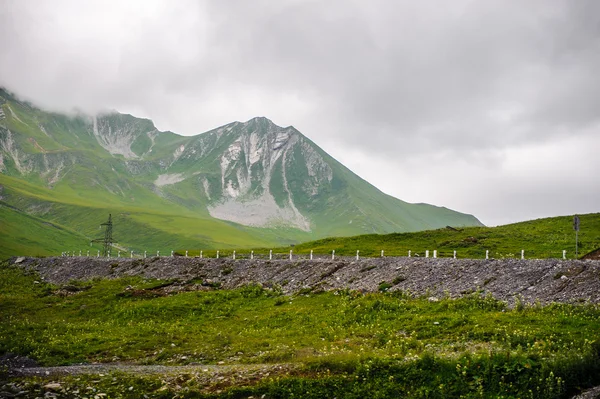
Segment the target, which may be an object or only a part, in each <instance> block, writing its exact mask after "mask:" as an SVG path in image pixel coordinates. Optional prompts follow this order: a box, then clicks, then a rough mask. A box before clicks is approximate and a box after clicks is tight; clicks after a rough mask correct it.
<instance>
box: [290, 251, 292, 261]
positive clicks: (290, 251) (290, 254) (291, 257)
mask: <svg viewBox="0 0 600 399" xmlns="http://www.w3.org/2000/svg"><path fill="white" fill-rule="evenodd" d="M290 260H292V250H291V249H290Z"/></svg>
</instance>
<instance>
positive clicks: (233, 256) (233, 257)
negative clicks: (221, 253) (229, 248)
mask: <svg viewBox="0 0 600 399" xmlns="http://www.w3.org/2000/svg"><path fill="white" fill-rule="evenodd" d="M231 257H232V259H233V260H235V249H234V250H233V255H231Z"/></svg>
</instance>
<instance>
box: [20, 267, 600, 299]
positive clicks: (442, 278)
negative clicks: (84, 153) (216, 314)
mask: <svg viewBox="0 0 600 399" xmlns="http://www.w3.org/2000/svg"><path fill="white" fill-rule="evenodd" d="M10 263H13V264H15V265H17V266H19V267H22V268H24V269H26V270H32V271H36V272H38V273H39V274H40V275H41V276H42V277H43V278H44V279H45V280H46V281H48V282H51V283H54V284H58V285H65V284H68V282H70V281H72V280H91V279H93V278H96V277H101V278H118V277H124V276H143V277H146V278H156V279H165V280H173V279H174V280H177V281H178V283H176V284H175V285H174V286H173V287H171V289H173V290H177V289H180V290H183V289H186V290H188V289H190V287H196V288H195V289H209V288H210V287H221V288H224V289H229V288H235V287H239V286H243V285H247V284H251V283H257V284H262V285H263V286H266V287H274V286H278V287H280V288H281V289H282V291H283V292H284V293H286V294H293V293H296V292H299V291H307V290H311V291H320V290H335V289H341V288H348V289H351V290H361V291H365V292H374V291H378V290H384V289H386V290H389V291H395V290H401V291H405V292H409V293H410V294H412V295H415V296H422V295H426V296H428V297H438V298H439V297H443V296H450V297H458V296H461V295H465V294H468V293H472V292H475V291H481V292H484V293H489V294H491V295H493V296H494V297H495V298H497V299H500V300H503V301H507V302H508V303H511V304H512V303H514V301H515V300H516V298H520V300H521V301H523V302H526V303H534V302H536V301H539V302H540V303H542V304H545V303H550V302H594V303H599V302H600V261H589V260H588V261H578V260H557V259H543V260H517V259H490V260H479V259H447V258H436V259H434V258H406V257H403V258H391V257H390V258H363V259H360V260H355V259H349V258H338V259H335V260H331V259H327V260H324V259H319V260H308V259H296V260H264V259H253V260H250V259H238V260H233V259H224V258H221V259H214V258H212V259H207V258H204V259H200V258H184V257H154V258H148V259H124V258H121V259H108V260H106V259H98V258H86V257H56V258H13V259H11V260H10ZM178 287H179V288H178Z"/></svg>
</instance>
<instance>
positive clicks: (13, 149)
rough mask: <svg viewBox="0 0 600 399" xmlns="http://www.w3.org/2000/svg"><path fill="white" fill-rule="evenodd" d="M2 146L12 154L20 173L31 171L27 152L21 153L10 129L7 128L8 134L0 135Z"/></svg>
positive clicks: (0, 145)
mask: <svg viewBox="0 0 600 399" xmlns="http://www.w3.org/2000/svg"><path fill="white" fill-rule="evenodd" d="M0 147H1V148H2V149H3V150H4V151H5V152H6V153H7V154H8V155H10V157H11V158H12V160H13V162H14V164H15V168H17V170H18V171H19V173H21V174H28V173H29V172H31V165H28V164H27V156H26V155H25V154H21V152H20V151H19V149H18V148H17V145H16V143H15V141H14V139H13V136H12V133H11V131H10V130H8V129H6V135H5V136H4V137H0Z"/></svg>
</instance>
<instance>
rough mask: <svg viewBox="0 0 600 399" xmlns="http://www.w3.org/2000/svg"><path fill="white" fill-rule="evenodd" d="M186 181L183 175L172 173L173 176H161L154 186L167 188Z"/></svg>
mask: <svg viewBox="0 0 600 399" xmlns="http://www.w3.org/2000/svg"><path fill="white" fill-rule="evenodd" d="M183 180H185V177H184V176H183V174H182V173H172V174H168V173H167V174H164V175H159V176H158V178H157V179H156V180H154V185H155V186H157V187H162V186H167V185H169V184H175V183H179V182H180V181H183Z"/></svg>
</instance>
